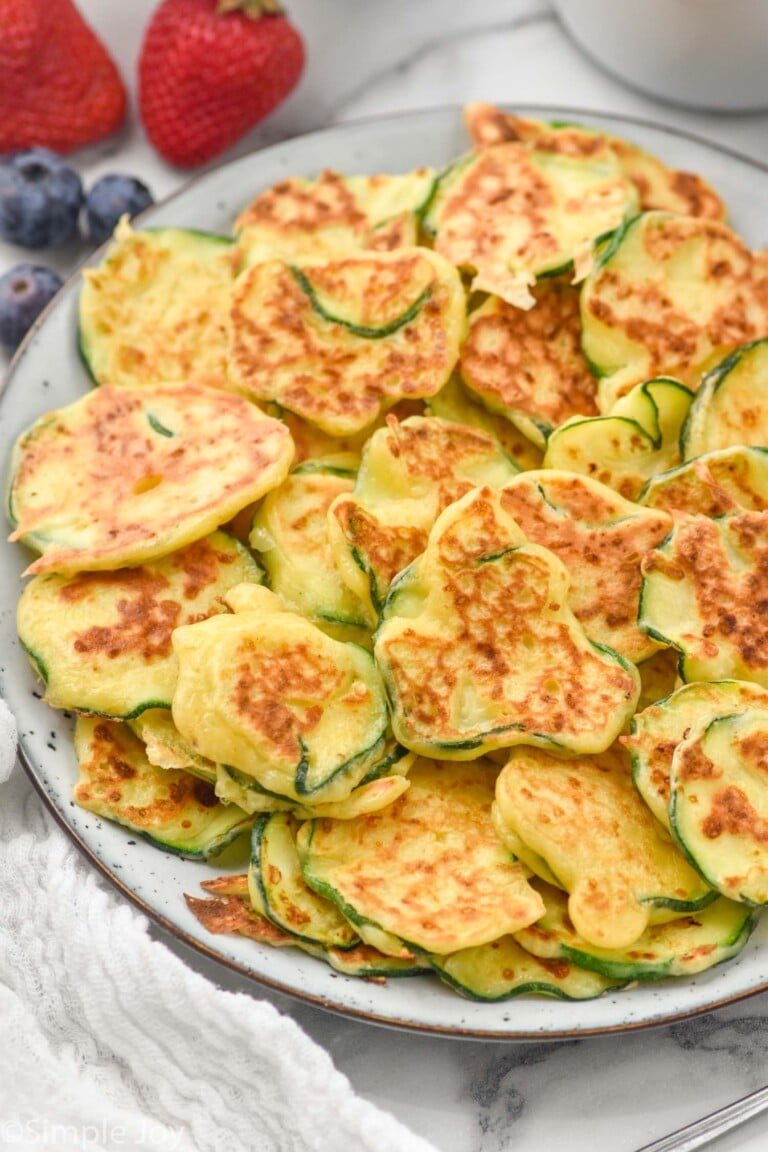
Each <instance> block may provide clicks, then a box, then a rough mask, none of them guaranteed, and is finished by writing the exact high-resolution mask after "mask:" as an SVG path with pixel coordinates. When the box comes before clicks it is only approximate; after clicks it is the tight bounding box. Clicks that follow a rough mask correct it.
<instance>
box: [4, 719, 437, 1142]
mask: <svg viewBox="0 0 768 1152" xmlns="http://www.w3.org/2000/svg"><path fill="white" fill-rule="evenodd" d="M15 749H16V727H15V724H14V721H13V717H12V716H11V714H10V712H9V711H8V708H7V706H6V705H5V703H4V702H3V701H2V700H0V1148H3V1149H13V1148H17V1147H18V1148H20V1149H21V1148H23V1149H28V1148H64V1147H66V1148H87V1149H89V1152H90V1150H93V1149H95V1150H97V1152H98V1150H101V1149H103V1150H105V1152H106V1150H109V1152H112V1150H117V1149H120V1152H125V1149H131V1150H137V1149H143V1148H147V1149H156V1150H162V1152H175V1150H176V1149H180V1150H182V1152H187V1150H189V1152H197V1150H199V1152H305V1150H313V1152H340V1150H342V1149H348V1148H349V1149H355V1152H435V1150H434V1148H433V1147H432V1146H431V1145H430V1144H428V1143H427V1142H426V1141H424V1140H422V1139H421V1138H419V1137H417V1136H415V1135H414V1134H413V1133H411V1132H409V1131H408V1130H407V1129H406V1128H405V1127H403V1125H401V1124H400V1123H399V1122H398V1121H397V1120H395V1119H394V1118H393V1117H392V1116H390V1115H388V1114H386V1113H384V1112H381V1111H380V1110H378V1109H377V1108H375V1107H374V1106H373V1105H372V1104H369V1103H367V1102H366V1101H364V1100H362V1099H361V1098H360V1097H358V1096H356V1095H355V1094H354V1092H353V1091H352V1088H351V1086H350V1084H349V1081H348V1080H347V1079H346V1077H344V1076H343V1075H342V1074H341V1073H340V1072H338V1071H337V1069H336V1068H335V1067H334V1065H333V1063H332V1061H331V1059H330V1057H329V1056H328V1054H327V1053H326V1052H324V1051H323V1050H322V1049H321V1048H319V1047H318V1046H317V1045H316V1044H314V1043H313V1042H312V1041H311V1040H310V1039H309V1038H308V1037H307V1036H306V1034H305V1033H304V1032H303V1031H302V1030H301V1029H300V1028H299V1026H298V1025H297V1024H296V1023H295V1022H294V1021H293V1020H291V1019H289V1018H288V1017H285V1016H282V1015H281V1014H280V1013H279V1012H278V1011H277V1010H276V1009H275V1008H274V1007H273V1006H272V1005H271V1004H269V1003H267V1002H265V1001H260V1000H256V999H253V998H251V997H250V996H248V995H246V994H244V993H231V992H225V991H222V990H221V989H219V988H217V987H216V986H215V985H213V984H211V983H209V982H208V981H207V980H206V979H205V978H204V977H202V976H200V975H198V974H197V973H196V972H193V971H192V970H191V969H189V968H188V967H187V966H186V965H185V964H184V963H183V962H182V961H181V960H179V959H178V958H177V957H176V956H175V955H174V954H173V953H172V952H171V951H169V949H167V948H166V947H165V946H164V945H163V944H160V943H158V942H157V941H155V940H152V939H151V938H150V935H149V933H148V931H147V929H148V924H147V921H146V919H145V918H144V917H142V916H141V915H139V914H138V913H137V912H135V911H134V909H133V908H131V907H130V906H129V905H128V904H127V903H125V902H124V901H121V900H120V899H119V897H118V896H117V895H115V894H113V893H112V892H111V891H110V890H108V889H107V888H106V886H104V885H103V884H102V882H101V880H100V879H98V878H97V876H96V874H95V873H94V871H93V870H92V869H91V868H89V866H88V864H87V863H86V861H84V860H83V859H82V858H81V857H80V855H79V853H78V852H77V850H76V849H75V847H74V846H73V845H72V844H71V843H70V842H69V840H68V839H67V838H66V836H65V835H64V834H63V832H61V830H60V829H59V828H58V827H57V826H56V825H55V824H54V823H53V821H52V820H50V819H49V818H48V816H47V814H46V813H45V812H44V810H43V808H42V806H41V805H40V803H39V801H38V799H37V797H36V796H34V795H33V794H30V792H29V789H28V788H27V787H26V784H25V781H24V779H23V777H22V775H21V769H20V767H19V768H17V769H16V770H15V771H13V765H14V759H15Z"/></svg>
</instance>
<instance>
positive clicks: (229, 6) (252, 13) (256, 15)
mask: <svg viewBox="0 0 768 1152" xmlns="http://www.w3.org/2000/svg"><path fill="white" fill-rule="evenodd" d="M228 12H242V14H243V16H248V18H249V19H251V20H259V19H260V18H261V17H262V16H281V15H282V14H283V7H282V5H281V4H280V3H279V0H217V2H216V15H217V16H226V15H227V13H228Z"/></svg>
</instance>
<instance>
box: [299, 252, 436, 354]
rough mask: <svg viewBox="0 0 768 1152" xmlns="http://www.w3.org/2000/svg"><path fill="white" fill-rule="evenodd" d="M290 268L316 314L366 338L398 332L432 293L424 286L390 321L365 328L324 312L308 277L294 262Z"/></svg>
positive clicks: (371, 338)
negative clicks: (406, 306) (378, 326)
mask: <svg viewBox="0 0 768 1152" xmlns="http://www.w3.org/2000/svg"><path fill="white" fill-rule="evenodd" d="M290 270H291V275H292V276H293V278H294V280H295V281H296V283H297V284H298V286H299V288H301V290H302V292H303V293H304V295H305V296H306V297H307V299H308V300H309V302H310V304H311V305H312V307H313V309H314V310H315V312H317V314H318V316H322V318H323V319H324V320H327V321H328V322H329V323H330V324H339V325H340V326H341V327H342V328H346V329H347V331H348V332H351V333H352V334H353V335H355V336H362V337H363V338H365V339H367V340H383V339H384V338H385V337H387V336H392V335H393V334H394V333H395V332H398V331H399V330H400V329H401V328H404V327H405V326H406V324H410V322H411V321H412V320H414V319H415V318H416V317H417V316H418V314H419V312H421V310H422V308H423V307H424V305H425V304H426V302H427V300H429V298H430V296H431V295H432V289H431V287H428V288H425V289H424V291H423V292H422V293H421V294H420V295H419V296H417V297H416V299H415V300H414V302H413V304H411V306H410V307H409V308H406V310H405V312H403V313H401V315H400V316H398V317H396V319H394V320H392V321H391V323H389V324H385V325H384V327H383V328H367V327H365V326H364V325H362V324H353V323H352V322H351V321H350V320H342V319H341V317H340V316H334V315H333V314H332V313H331V312H326V310H325V308H323V306H322V304H321V303H320V301H319V300H318V299H317V295H316V293H315V290H314V288H313V287H312V285H311V283H310V281H309V279H308V278H307V277H306V276H305V275H304V273H303V272H302V271H301V269H300V268H297V267H296V265H295V264H292V265H290Z"/></svg>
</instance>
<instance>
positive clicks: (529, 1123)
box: [0, 0, 768, 1152]
mask: <svg viewBox="0 0 768 1152" xmlns="http://www.w3.org/2000/svg"><path fill="white" fill-rule="evenodd" d="M80 7H81V9H82V10H83V11H84V13H86V14H87V16H88V17H89V19H91V20H92V22H93V24H94V25H95V26H96V27H97V28H98V29H99V31H100V33H101V34H102V36H103V37H104V39H105V40H106V41H107V42H108V43H109V44H110V46H111V48H112V50H113V52H114V54H115V56H116V57H117V58H118V59H119V61H120V64H121V66H122V68H123V71H124V74H125V75H126V78H127V79H128V80H129V81H130V78H131V74H132V71H133V66H134V63H135V57H136V53H137V49H138V43H139V38H140V34H141V29H142V26H143V24H144V22H145V20H146V17H147V14H148V13H149V11H150V10H151V8H152V3H151V0H132V2H131V3H130V4H119V5H118V4H110V3H104V0H80ZM290 9H291V12H292V14H293V16H294V18H295V20H296V22H297V23H298V24H299V26H300V27H301V28H302V30H303V32H304V34H305V37H306V41H307V48H308V54H309V67H308V69H307V72H306V75H305V77H304V79H303V81H302V83H301V85H300V86H299V88H298V89H297V91H296V92H295V94H294V95H293V96H292V97H291V99H290V100H289V101H288V102H287V103H286V104H285V105H284V107H283V108H282V109H281V110H280V111H279V112H277V113H276V114H275V115H274V116H273V117H272V118H271V119H270V121H269V122H268V123H267V124H266V125H264V126H262V127H261V128H259V129H257V130H256V131H255V132H254V133H252V135H251V137H250V138H249V140H248V141H246V142H244V143H243V145H242V146H241V147H240V148H239V149H238V151H242V150H245V149H246V148H248V147H254V146H259V145H261V144H264V143H268V142H271V141H273V140H277V139H281V138H283V137H285V136H288V135H295V134H297V133H300V132H304V131H308V130H311V129H313V128H316V127H320V126H323V125H326V124H329V123H333V122H334V121H339V120H348V119H353V118H357V117H361V116H372V115H378V114H380V113H386V112H391V111H394V110H398V109H405V108H413V107H425V106H434V105H440V104H445V103H453V104H460V103H463V102H465V101H467V100H471V99H489V100H499V101H505V102H507V103H525V102H526V101H528V102H532V103H536V102H538V103H547V102H549V103H553V104H557V105H562V106H573V107H578V108H586V109H594V110H601V109H602V110H608V111H613V112H629V113H633V114H637V115H641V116H644V117H646V118H648V119H652V120H655V121H660V122H664V123H668V124H673V125H677V126H680V127H684V128H687V129H689V130H691V131H694V132H696V133H697V134H699V135H701V136H703V137H706V138H708V139H711V140H714V141H719V142H721V143H724V144H727V145H729V146H730V147H732V148H736V149H738V150H740V151H742V152H745V153H747V154H749V155H753V156H755V157H758V158H761V159H763V160H768V113H765V114H757V115H750V116H742V117H727V116H721V117H715V116H705V115H697V114H694V113H690V112H684V111H682V110H677V109H671V108H668V107H665V106H663V105H660V104H657V103H655V102H653V101H652V100H649V99H647V98H645V97H643V96H640V95H638V94H636V93H633V92H631V91H630V90H628V89H624V88H622V87H621V86H620V85H619V84H617V83H616V82H615V81H614V80H613V79H611V78H610V77H609V76H608V75H607V74H604V73H602V72H600V71H598V70H597V69H596V67H595V66H594V65H593V64H592V63H590V62H589V61H587V60H585V59H584V58H583V57H582V56H581V55H580V54H579V52H578V51H577V50H576V48H575V47H573V46H572V45H571V43H570V42H569V41H568V39H567V37H566V36H565V35H564V33H563V32H562V30H561V29H560V27H559V25H558V24H557V22H556V20H555V18H554V16H553V15H552V14H551V13H550V11H549V8H548V6H547V5H546V4H545V3H543V2H540V0H475V3H473V4H467V3H466V2H465V0H442V3H440V4H439V5H438V4H437V3H435V2H434V0H433V2H428V0H388V2H387V3H386V4H384V3H374V0H323V2H322V3H320V4H319V3H317V0H292V3H291V4H290ZM77 160H78V163H79V165H80V167H81V170H82V172H83V175H84V176H85V177H86V179H92V178H93V177H94V176H96V175H98V174H100V173H102V172H105V171H109V170H116V169H118V170H125V171H131V172H134V173H136V174H137V175H140V176H142V177H143V178H145V179H146V180H147V182H148V183H149V184H150V185H151V187H152V188H153V190H154V192H155V195H156V196H157V197H160V196H162V195H165V194H166V193H168V192H169V191H171V190H172V189H173V188H174V187H176V186H177V185H178V183H179V182H180V181H181V180H182V179H185V178H186V177H184V176H183V175H182V174H180V173H178V172H176V171H174V170H173V169H171V168H169V167H168V166H167V165H165V164H164V163H163V162H162V161H160V160H159V159H158V158H157V157H156V156H154V154H153V153H152V151H151V149H150V148H149V147H148V145H147V143H146V141H145V139H144V137H143V134H142V132H141V129H140V127H139V126H138V125H137V124H136V121H135V113H134V118H133V121H132V123H131V125H130V126H129V128H128V129H127V130H126V131H125V132H124V133H123V134H122V135H121V137H120V138H119V139H118V140H116V141H113V142H110V143H108V144H105V145H101V146H99V147H96V148H94V149H91V150H89V151H88V152H87V153H83V154H82V155H81V156H79V157H77ZM84 254H85V253H84V250H83V249H80V248H78V247H77V246H71V247H70V248H68V249H67V250H66V251H64V252H61V253H59V254H58V255H57V257H56V263H57V264H58V266H59V267H61V268H62V269H66V268H68V267H71V266H72V265H73V264H74V262H75V261H76V260H78V259H79V258H80V257H81V256H83V255H84ZM26 257H27V254H26V253H22V252H20V251H19V250H17V249H13V248H11V247H10V246H8V245H5V246H3V245H1V244H0V271H3V270H5V268H7V267H9V266H10V265H11V264H13V263H15V262H17V261H18V260H20V259H24V258H26ZM176 947H177V948H179V950H180V951H181V952H182V954H183V955H184V956H185V958H186V959H187V960H188V961H189V963H190V964H192V965H194V966H195V967H196V968H198V969H199V970H201V971H203V972H205V973H206V974H207V975H209V976H210V978H211V979H212V980H215V981H217V982H218V983H220V984H223V985H224V986H226V987H229V988H233V989H234V988H247V989H248V990H250V991H251V992H252V993H253V994H256V995H260V994H261V993H260V992H259V990H258V989H254V988H253V986H248V985H246V984H245V982H244V981H242V980H240V979H239V978H238V977H236V976H234V975H232V974H230V973H228V972H225V971H223V970H221V969H220V968H218V967H216V966H214V965H212V964H211V963H210V962H208V961H205V960H203V959H202V958H200V957H199V956H198V955H197V954H193V953H192V952H191V951H188V950H186V949H184V947H183V946H176ZM272 998H273V999H274V1001H275V1003H276V1004H277V1005H278V1006H279V1007H280V1008H281V1009H283V1010H285V1011H286V1012H289V1013H290V1014H291V1015H293V1016H294V1017H295V1018H296V1019H297V1020H298V1021H299V1022H300V1023H301V1024H302V1026H303V1027H304V1028H305V1029H306V1031H307V1032H308V1033H309V1034H310V1035H311V1036H312V1037H313V1038H314V1039H315V1040H316V1041H317V1042H318V1043H320V1044H321V1045H323V1046H324V1047H325V1048H327V1049H328V1051H329V1052H330V1053H331V1054H332V1056H333V1058H334V1059H335V1061H336V1063H337V1065H338V1067H339V1068H340V1069H341V1070H342V1071H343V1072H345V1073H346V1074H347V1075H348V1076H349V1078H350V1080H351V1081H352V1084H353V1085H354V1087H355V1088H356V1089H357V1090H358V1091H359V1092H360V1093H361V1094H362V1095H364V1096H366V1097H368V1098H369V1099H370V1100H372V1101H374V1102H375V1103H376V1104H378V1105H379V1106H381V1107H383V1108H386V1109H388V1110H389V1111H391V1112H392V1113H394V1114H395V1115H397V1116H398V1117H399V1118H400V1119H402V1120H403V1121H404V1122H405V1123H407V1124H408V1125H410V1126H411V1127H412V1128H413V1130H414V1131H417V1132H418V1133H420V1134H421V1135H423V1136H425V1137H427V1138H428V1139H430V1140H431V1141H432V1142H433V1143H434V1145H435V1147H436V1148H437V1149H440V1150H441V1152H502V1150H506V1149H512V1148H514V1149H515V1150H516V1152H559V1150H560V1149H563V1150H565V1149H568V1152H592V1150H593V1149H605V1150H606V1152H633V1150H634V1149H636V1148H638V1147H640V1146H641V1145H643V1144H645V1143H647V1142H648V1141H650V1140H651V1139H654V1138H656V1137H658V1136H661V1135H662V1134H664V1133H666V1132H668V1131H670V1130H671V1129H674V1128H676V1127H678V1126H680V1125H681V1124H684V1123H686V1122H688V1121H690V1120H692V1119H694V1118H696V1117H697V1116H699V1115H701V1114H703V1113H705V1112H707V1111H709V1110H710V1109H712V1108H714V1107H717V1106H719V1105H721V1104H725V1103H726V1102H728V1101H729V1100H732V1099H734V1098H736V1097H738V1096H741V1095H743V1094H745V1093H746V1092H749V1091H752V1090H753V1089H755V1088H757V1087H759V1086H760V1085H761V1084H762V1082H763V1080H764V1079H765V1078H766V1074H767V1073H768V995H763V996H759V997H755V998H753V999H751V1000H748V1001H745V1002H743V1003H741V1004H739V1005H736V1006H733V1007H731V1008H729V1009H725V1010H721V1011H719V1012H717V1013H713V1014H711V1015H708V1016H704V1017H701V1018H698V1019H693V1020H689V1021H687V1022H682V1023H678V1024H675V1025H673V1026H671V1027H667V1028H661V1029H656V1030H653V1031H646V1032H636V1033H632V1034H624V1035H613V1036H606V1037H602V1038H594V1039H582V1040H578V1041H570V1042H564V1043H546V1044H509V1043H482V1042H468V1041H458V1040H451V1039H444V1038H430V1037H424V1036H417V1035H410V1034H404V1033H399V1032H396V1031H391V1030H386V1029H382V1028H376V1027H373V1026H368V1025H365V1024H360V1023H356V1022H351V1021H348V1020H345V1019H343V1018H341V1017H338V1016H335V1015H332V1014H330V1013H324V1012H321V1011H319V1010H315V1009H310V1008H306V1007H304V1006H301V1005H297V1004H295V1003H293V1002H291V1001H289V1000H288V999H284V998H282V997H280V996H278V995H274V996H273V997H272ZM712 1147H713V1149H715V1152H733V1150H735V1149H741V1150H743V1152H765V1149H766V1148H767V1147H768V1117H766V1119H764V1120H761V1119H758V1120H756V1121H753V1122H751V1123H750V1124H749V1125H748V1126H746V1127H745V1128H743V1129H741V1130H740V1132H739V1133H738V1134H734V1135H732V1136H730V1137H727V1138H724V1139H721V1140H720V1141H718V1142H716V1143H715V1144H713V1145H712Z"/></svg>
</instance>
